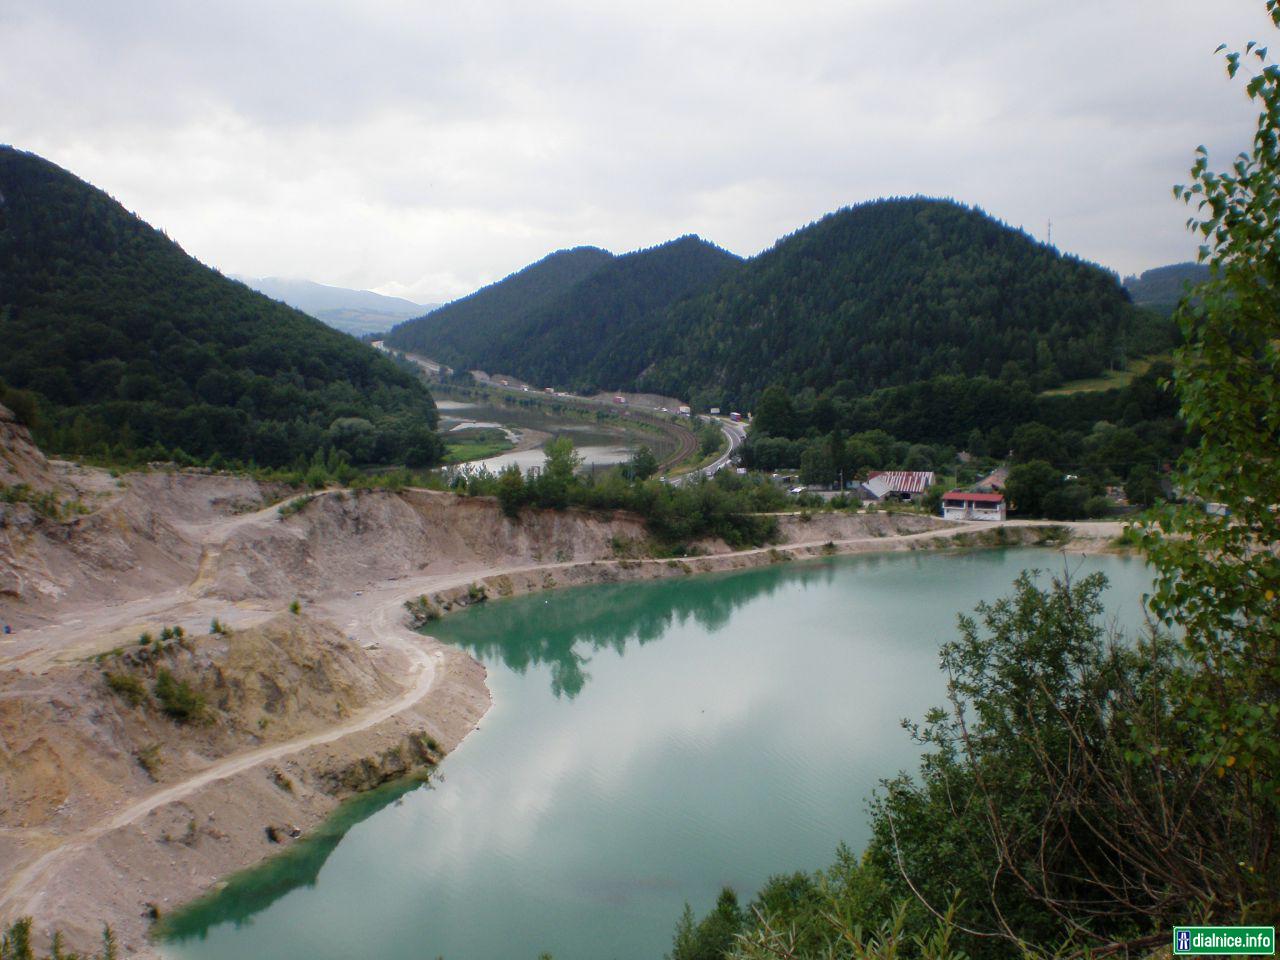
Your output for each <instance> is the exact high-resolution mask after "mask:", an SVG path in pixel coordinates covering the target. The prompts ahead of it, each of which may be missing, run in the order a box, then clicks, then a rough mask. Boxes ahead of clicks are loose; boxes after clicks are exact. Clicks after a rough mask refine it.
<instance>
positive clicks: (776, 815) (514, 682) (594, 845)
mask: <svg viewBox="0 0 1280 960" xmlns="http://www.w3.org/2000/svg"><path fill="white" fill-rule="evenodd" d="M1064 563H1067V564H1069V567H1070V569H1071V570H1072V571H1073V572H1075V573H1081V572H1088V571H1092V570H1099V569H1100V570H1103V571H1104V572H1105V573H1106V574H1107V575H1108V577H1110V579H1111V582H1112V587H1111V590H1110V591H1109V593H1108V596H1107V600H1108V609H1109V611H1110V613H1111V615H1112V616H1113V617H1115V618H1116V620H1117V622H1118V623H1119V624H1120V625H1121V626H1123V627H1127V628H1130V629H1134V628H1136V627H1137V626H1138V624H1140V622H1141V609H1140V605H1139V597H1140V595H1141V594H1142V593H1143V592H1144V591H1146V590H1148V589H1149V588H1150V582H1151V581H1150V575H1149V573H1148V571H1147V569H1146V568H1145V567H1144V565H1143V564H1142V562H1141V561H1139V560H1136V559H1131V558H1122V557H1098V558H1089V559H1081V558H1080V557H1078V556H1076V557H1066V558H1064V556H1063V554H1061V553H1055V552H1053V551H1049V550H1037V549H1017V550H1002V551H986V552H974V553H962V554H954V553H953V554H944V553H927V554H926V553H911V554H890V555H885V556H873V557H851V558H839V559H833V560H829V561H821V562H813V563H806V564H785V565H779V566H775V567H771V568H767V569H761V570H753V571H749V572H744V573H737V574H732V575H716V576H708V577H690V578H686V579H681V580H671V581H663V582H657V583H649V584H628V585H622V586H597V587H584V588H579V589H574V590H566V591H562V592H557V593H552V594H547V595H538V596H530V597H523V598H519V599H514V600H504V601H495V602H491V603H488V604H486V605H485V606H484V607H482V608H479V609H473V610H470V611H467V612H465V613H461V614H458V615H456V616H453V617H450V618H448V619H446V620H444V621H442V622H441V623H439V624H435V625H433V631H434V632H435V633H436V634H437V635H439V636H440V637H442V638H443V639H445V640H447V641H449V642H452V643H457V644H460V645H462V646H464V647H466V648H467V649H468V650H470V651H471V652H472V653H473V654H474V655H475V656H477V657H478V658H479V659H480V660H482V661H483V662H484V664H485V665H486V666H487V667H488V670H489V679H488V683H489V686H490V689H491V690H492V692H493V707H492V709H491V710H490V711H489V713H488V714H487V715H486V717H485V718H484V720H483V721H482V722H481V728H480V730H478V731H477V732H474V733H472V734H471V735H470V736H469V737H468V738H467V739H466V741H465V742H464V743H463V744H462V745H461V746H460V747H459V749H458V750H456V751H455V752H454V753H453V754H452V755H451V756H450V757H449V758H448V759H447V760H446V761H445V763H444V764H443V766H442V772H443V773H444V778H443V780H442V781H440V780H437V781H436V782H434V783H432V785H431V786H429V787H427V788H422V789H409V788H408V787H407V786H401V787H397V788H393V789H388V790H384V791H381V792H379V793H376V794H374V795H371V796H367V797H363V798H360V799H359V800H358V801H356V802H355V803H354V804H351V805H349V806H348V807H346V808H344V809H343V811H342V812H341V813H340V814H339V815H338V816H337V817H336V818H335V819H334V821H333V822H332V823H331V824H329V828H328V829H327V830H324V831H320V832H319V833H318V835H317V836H316V837H314V838H312V839H311V840H310V841H307V842H304V843H303V844H302V845H301V846H298V847H295V848H294V849H293V850H291V851H290V853H289V855H287V856H285V857H282V858H279V859H277V860H276V861H273V862H271V863H269V864H267V865H265V866H263V867H260V868H257V869H255V870H252V871H248V872H246V873H244V874H242V875H240V876H238V877H236V878H235V879H234V880H233V882H232V883H231V884H230V886H229V887H228V888H227V890H226V891H224V892H223V893H222V894H220V895H218V896H216V897H214V898H212V899H210V900H207V901H204V902H203V903H201V904H198V905H197V906H196V907H194V908H192V909H190V910H188V911H187V912H186V913H185V914H182V915H179V916H175V917H174V918H171V925H170V929H171V931H172V937H171V939H170V940H169V942H167V943H166V944H165V946H164V951H165V953H166V955H168V956H170V957H173V958H184V960H186V958H191V960H197V958H198V960H230V958H237V960H239V958H281V960H294V958H296V960H338V958H353V957H361V958H363V957H376V958H383V960H410V958H414V960H416V958H422V957H426V958H431V957H445V958H449V960H496V958H521V957H527V958H529V960H533V958H535V957H537V956H538V954H539V953H540V952H542V951H549V952H550V953H552V954H553V956H554V957H555V958H556V960H588V958H590V960H596V958H610V957H614V958H625V960H659V958H661V957H662V955H663V953H664V952H665V951H666V950H668V949H669V948H670V938H671V931H672V927H673V925H674V923H675V921H676V919H677V918H678V917H679V915H680V911H681V908H682V906H683V904H684V903H685V902H686V901H688V902H690V903H692V904H693V906H694V908H695V910H697V911H698V912H700V913H701V912H703V911H705V910H706V909H707V908H708V907H709V906H710V905H711V904H712V903H713V901H714V899H715V896H716V894H717V893H718V891H719V890H720V888H721V887H722V886H723V885H725V884H729V885H732V886H734V887H735V888H737V889H738V890H739V891H740V892H741V893H742V894H743V895H744V896H747V897H749V896H750V895H751V894H752V893H754V891H755V890H756V889H757V888H758V887H759V886H760V885H761V884H762V883H763V882H764V881H765V879H766V878H767V877H768V876H769V875H770V874H772V873H778V872H783V871H792V870H801V869H803V870H811V869H814V868H817V867H819V866H823V865H825V864H826V863H828V862H830V860H831V858H832V854H833V853H834V851H835V848H836V845H837V844H838V843H840V842H841V841H844V842H847V843H848V844H850V845H851V846H852V847H854V848H855V849H858V848H860V847H861V846H862V845H863V844H864V843H865V842H866V840H867V838H868V829H867V822H866V810H865V806H864V801H865V799H866V797H867V796H869V794H870V793H871V791H872V790H873V789H875V787H876V785H877V783H878V782H879V781H880V779H882V778H885V777H889V776H892V775H893V774H895V773H896V772H897V771H899V770H900V769H911V768H913V767H914V765H915V762H916V759H917V756H918V752H917V750H916V748H915V746H914V745H913V744H912V743H911V741H910V740H909V738H908V737H907V735H906V733H905V732H904V731H903V730H902V728H901V726H900V721H901V720H902V719H903V718H908V717H909V718H919V717H921V716H922V714H923V713H924V711H925V709H926V708H928V707H930V706H932V705H935V704H939V703H941V702H942V700H943V689H944V684H943V678H942V676H941V674H940V673H939V671H938V669H937V651H938V646H939V644H940V643H941V642H942V641H944V640H946V639H949V638H951V637H953V636H954V635H955V617H956V613H957V612H959V611H967V610H970V609H971V608H972V607H973V605H974V604H975V603H976V602H977V601H978V600H980V599H994V598H996V597H998V596H1001V595H1003V594H1006V593H1008V592H1009V589H1010V584H1011V582H1012V580H1013V578H1014V577H1015V576H1016V575H1017V573H1018V571H1020V570H1021V569H1023V568H1024V567H1040V568H1046V569H1050V570H1054V571H1057V572H1061V571H1062V569H1063V565H1064Z"/></svg>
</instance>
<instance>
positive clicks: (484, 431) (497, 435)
mask: <svg viewBox="0 0 1280 960" xmlns="http://www.w3.org/2000/svg"><path fill="white" fill-rule="evenodd" d="M445 436H446V438H447V446H446V447H445V454H444V462H445V463H446V464H454V463H466V462H467V461H468V460H485V459H488V458H489V457H496V456H498V455H499V454H501V453H506V452H507V451H508V450H510V449H511V448H512V447H514V446H515V444H514V443H512V442H511V440H510V439H509V438H508V437H507V435H506V433H505V432H503V431H502V430H495V429H494V428H493V427H477V428H475V429H473V430H455V431H451V432H450V433H448V434H446V435H445Z"/></svg>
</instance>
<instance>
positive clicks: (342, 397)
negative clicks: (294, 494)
mask: <svg viewBox="0 0 1280 960" xmlns="http://www.w3.org/2000/svg"><path fill="white" fill-rule="evenodd" d="M0 342H3V343H4V350H3V351H0V379H2V380H4V381H6V382H7V383H8V384H9V385H10V386H12V387H17V388H22V389H26V390H30V391H32V392H34V393H35V394H36V395H37V397H38V400H39V405H40V425H39V426H38V428H37V438H38V439H39V440H40V441H41V442H42V444H43V445H45V446H46V447H47V448H49V449H51V450H53V451H56V452H60V453H85V454H99V455H111V456H118V457H126V456H127V457H138V456H166V455H168V454H170V453H172V452H173V451H176V450H179V449H180V450H182V451H184V452H185V453H187V454H189V455H192V456H194V457H196V458H199V459H206V458H209V457H212V456H214V455H217V456H219V457H221V458H225V459H231V460H239V461H244V462H248V461H251V460H252V461H254V462H256V463H258V464H261V465H272V466H276V465H285V464H289V463H292V462H294V461H295V460H296V459H297V458H299V457H307V458H309V457H311V456H312V455H313V454H314V453H315V452H316V451H322V450H325V449H338V450H342V451H345V452H347V453H348V454H349V455H350V456H351V458H352V459H353V460H354V461H356V462H367V463H397V462H407V463H410V464H413V465H423V464H427V463H431V462H434V461H435V460H437V459H438V458H439V455H440V452H441V444H440V442H439V439H438V437H437V436H436V434H435V432H434V428H435V425H436V411H435V405H434V403H433V402H432V400H431V397H430V395H429V394H428V393H427V391H426V389H425V388H424V387H423V386H422V385H421V383H420V381H419V380H418V379H417V378H415V376H414V375H412V374H411V373H409V372H407V371H404V370H402V369H400V368H399V367H397V366H396V365H395V364H394V363H393V362H392V361H391V360H389V359H387V358H386V357H383V356H381V355H379V354H378V353H377V352H376V351H374V350H372V349H370V348H368V347H367V346H364V345H362V344H360V343H358V342H357V341H355V340H353V339H352V338H351V337H349V336H347V335H345V334H342V333H339V332H338V331H336V330H332V329H330V328H329V327H327V326H325V325H324V324H323V323H320V322H319V321H318V320H314V319H312V318H311V317H308V316H306V315H305V314H303V313H300V312H298V311H297V310H294V309H291V308H289V307H286V306H284V305H283V304H280V303H276V302H274V301H272V300H270V299H268V298H267V297H264V296H262V295H261V294H258V293H255V292H253V291H251V290H249V289H248V288H246V287H244V286H243V285H241V284H239V283H235V282H233V281H230V280H228V279H226V278H224V277H223V276H222V275H221V274H219V273H218V272H216V271H214V270H211V269H209V268H208V267H205V266H203V265H201V264H200V263H198V262H197V261H195V260H194V259H192V258H191V257H189V256H187V254H185V253H184V252H183V251H182V249H181V248H180V247H179V246H178V245H177V244H176V243H174V242H173V241H171V240H169V239H168V238H167V237H165V236H164V235H163V234H162V233H161V232H160V231H158V230H155V229H153V228H152V227H150V226H148V225H147V224H146V223H144V222H142V221H141V220H140V219H138V218H137V217H136V216H134V215H132V214H130V213H129V212H128V211H126V210H125V209H124V208H123V207H122V206H121V205H120V204H119V203H117V202H116V201H114V200H112V199H111V198H110V197H108V196H107V195H106V194H105V193H103V192H102V191H100V190H98V189H96V188H94V187H92V186H90V185H88V184H86V183H85V182H83V181H82V180H79V179H77V178H76V177H74V176H73V175H71V174H70V173H68V172H66V171H65V170H62V169H61V168H59V167H57V166H55V165H54V164H52V163H49V162H48V161H46V160H43V159H41V158H39V157H37V156H34V155H33V154H29V153H24V152H22V151H19V150H15V149H13V148H11V147H0Z"/></svg>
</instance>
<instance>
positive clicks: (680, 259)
mask: <svg viewBox="0 0 1280 960" xmlns="http://www.w3.org/2000/svg"><path fill="white" fill-rule="evenodd" d="M741 263H742V260H741V259H740V258H738V257H735V256H734V255H733V254H731V253H728V252H726V251H724V250H721V249H720V248H719V247H717V246H714V245H713V244H710V243H707V242H706V241H705V240H700V239H699V238H697V237H681V238H680V239H678V240H672V241H671V242H669V243H665V244H662V245H661V246H658V247H653V248H651V249H649V250H640V251H637V252H636V253H629V254H627V255H626V256H621V257H617V258H616V259H614V260H613V261H611V262H610V263H607V264H605V265H604V266H603V267H601V268H600V269H599V270H598V271H596V272H595V273H593V274H592V275H591V276H589V277H587V278H586V279H585V280H583V281H582V282H581V283H579V284H577V285H576V286H574V287H573V288H572V289H570V290H569V291H567V292H566V293H564V294H563V295H561V296H560V297H559V298H558V299H557V300H555V301H554V302H553V303H550V304H547V305H546V306H544V307H543V308H542V309H540V310H536V311H533V312H531V313H529V314H526V315H525V316H524V317H522V318H521V319H520V320H519V321H518V322H516V323H514V324H513V325H512V326H511V327H510V328H509V329H508V330H507V332H506V335H505V336H504V337H502V338H499V339H496V340H495V341H494V342H493V343H492V344H490V345H489V346H488V347H487V349H485V350H484V351H483V352H482V353H480V354H479V355H478V356H477V363H478V365H480V366H482V367H485V368H486V369H490V370H502V371H504V372H507V373H513V374H515V375H516V376H519V377H521V378H522V379H525V380H528V381H530V382H532V383H537V384H546V385H555V386H567V387H572V388H574V389H578V390H584V391H593V390H598V389H606V388H612V387H617V386H621V385H624V384H629V383H632V382H634V381H635V379H636V377H638V376H639V375H640V374H641V373H642V372H643V371H644V369H645V367H646V366H647V365H648V362H649V358H650V357H651V355H653V354H654V353H658V354H659V355H660V354H661V351H662V349H663V347H664V344H663V343H662V342H661V341H660V340H657V339H655V337H654V335H653V332H654V330H655V329H658V328H659V324H660V323H661V322H662V319H663V317H664V315H665V313H666V311H667V310H668V309H669V308H670V307H671V306H672V305H673V304H676V303H678V302H680V301H681V300H683V299H684V298H687V297H689V296H692V295H694V294H697V293H701V292H703V291H705V290H707V289H708V288H709V287H711V286H712V284H714V283H715V282H716V281H718V280H719V279H720V278H721V277H723V276H724V275H725V274H726V272H728V271H731V270H733V269H734V268H735V267H737V266H738V265H739V264H741Z"/></svg>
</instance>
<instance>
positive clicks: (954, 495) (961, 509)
mask: <svg viewBox="0 0 1280 960" xmlns="http://www.w3.org/2000/svg"><path fill="white" fill-rule="evenodd" d="M942 517H943V519H944V520H1004V519H1006V517H1007V513H1006V507H1005V502H1004V494H1003V493H973V492H970V491H968V490H952V491H951V492H950V493H946V494H943V496H942Z"/></svg>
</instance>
